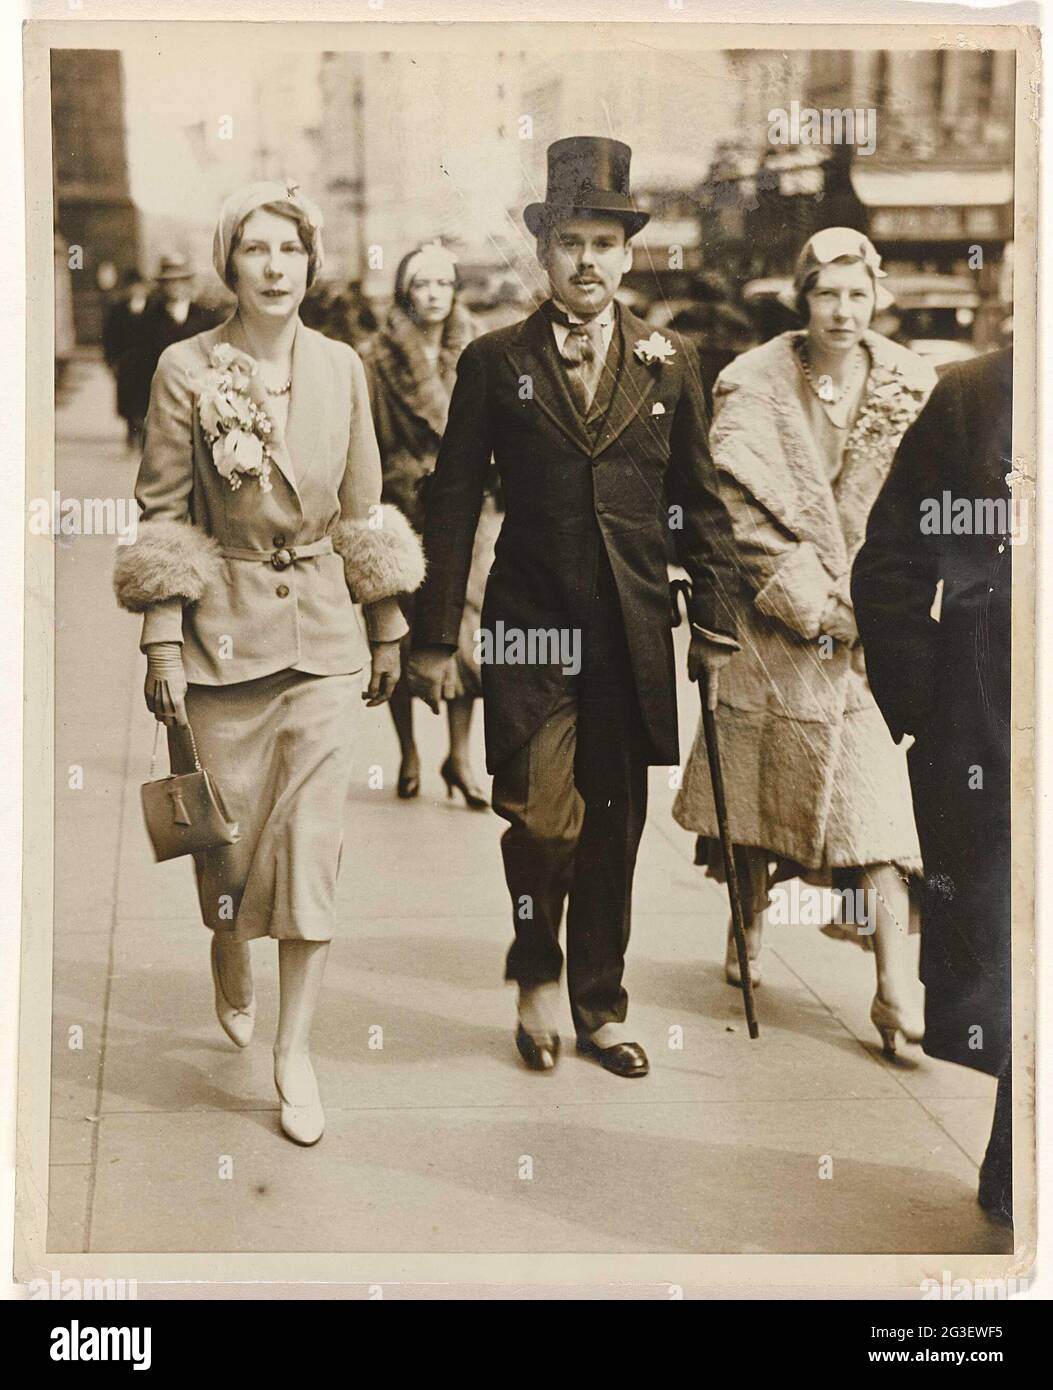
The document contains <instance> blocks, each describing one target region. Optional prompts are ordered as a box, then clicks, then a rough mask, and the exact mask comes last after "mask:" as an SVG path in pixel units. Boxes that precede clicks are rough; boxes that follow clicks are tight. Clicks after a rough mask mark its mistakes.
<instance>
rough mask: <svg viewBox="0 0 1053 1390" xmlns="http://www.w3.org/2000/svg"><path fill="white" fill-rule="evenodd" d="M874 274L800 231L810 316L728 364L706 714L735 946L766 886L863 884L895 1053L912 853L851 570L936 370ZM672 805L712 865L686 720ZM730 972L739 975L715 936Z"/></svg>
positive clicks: (902, 1016) (918, 1018)
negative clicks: (736, 900) (735, 893)
mask: <svg viewBox="0 0 1053 1390" xmlns="http://www.w3.org/2000/svg"><path fill="white" fill-rule="evenodd" d="M883 276H884V272H883V271H882V270H881V260H880V257H879V256H878V254H877V252H876V250H875V249H874V247H873V246H872V245H871V243H870V242H869V241H868V240H867V238H866V237H865V236H863V235H862V234H861V233H860V232H856V231H852V230H850V229H849V228H843V227H832V228H828V229H826V230H825V231H822V232H819V233H817V234H816V235H815V236H814V237H812V238H811V240H810V241H809V242H808V243H807V244H806V245H805V247H804V249H803V250H802V252H801V255H800V257H799V258H798V262H797V268H796V273H795V276H794V284H793V296H794V307H795V308H796V310H797V312H798V314H799V315H800V316H801V318H803V319H804V321H805V325H806V326H805V328H804V330H803V331H801V332H790V333H784V334H782V335H780V336H779V337H777V338H774V339H773V340H772V341H770V342H768V343H764V344H763V345H762V346H760V347H757V348H753V349H752V350H751V351H749V352H746V353H744V354H743V355H742V356H741V357H739V358H737V359H736V360H735V361H734V362H733V363H731V365H730V366H728V367H726V368H725V369H724V371H723V372H722V373H721V375H720V377H719V378H718V380H717V383H716V388H715V391H714V423H713V429H712V434H711V441H710V442H711V447H712V451H713V457H714V460H715V462H716V464H717V468H718V470H719V473H720V480H721V487H722V491H723V492H724V495H725V500H726V503H727V506H728V509H729V512H730V514H731V518H732V525H733V531H734V543H735V547H736V551H737V564H738V569H739V573H740V576H741V593H740V595H739V606H740V608H741V612H742V618H741V622H740V641H741V643H742V652H741V653H740V654H739V655H738V656H736V657H734V658H733V659H732V660H731V661H730V662H729V663H728V665H727V666H726V668H725V669H724V671H723V673H722V676H721V683H720V711H719V715H718V718H719V722H720V729H721V741H722V753H723V759H724V764H725V767H726V776H727V779H728V786H727V800H728V815H729V820H730V828H731V836H732V839H733V841H734V842H735V845H736V859H737V863H738V865H739V874H740V878H741V881H742V888H743V899H744V910H745V913H746V919H747V936H748V939H749V947H750V958H751V960H756V959H757V958H758V956H759V953H760V947H761V939H762V933H763V924H764V916H765V911H766V909H767V908H768V906H769V894H770V892H771V889H772V888H773V887H774V885H775V884H776V883H778V882H779V881H781V880H786V879H791V878H795V877H800V878H803V879H805V880H806V882H809V883H811V884H813V885H815V886H825V887H833V888H835V889H839V890H842V892H843V891H844V890H846V889H855V890H859V889H862V890H863V896H862V897H860V895H859V893H858V892H856V893H854V894H853V895H852V897H851V898H849V897H848V896H847V895H845V896H843V897H842V898H841V899H840V902H841V904H842V905H848V906H850V907H851V906H858V905H859V904H865V908H864V910H863V912H861V913H857V915H856V917H855V921H854V929H855V930H856V931H859V932H860V934H861V937H862V939H863V941H864V943H865V941H866V939H867V938H868V937H869V940H870V942H871V944H872V946H873V950H874V957H875V961H876V966H877V992H876V994H875V997H874V1001H873V1005H872V1008H871V1019H872V1020H873V1022H874V1025H875V1027H876V1028H877V1030H878V1032H879V1033H880V1035H881V1038H882V1042H883V1044H884V1046H885V1050H886V1051H894V1050H895V1047H896V1041H897V1037H898V1036H899V1035H902V1036H904V1037H905V1038H907V1039H908V1040H909V1041H913V1042H916V1041H919V1040H920V1039H921V1037H922V1033H923V1023H922V1009H921V1000H920V988H919V986H918V983H917V980H916V978H915V975H914V972H913V970H912V969H911V967H910V964H909V954H908V951H907V945H908V940H907V936H908V930H909V898H908V889H907V882H908V877H909V876H910V875H917V874H920V872H921V857H920V851H919V847H918V836H917V831H916V829H915V824H914V816H913V811H912V808H911V797H910V785H909V782H908V777H907V765H906V755H905V751H904V750H903V749H900V748H897V747H896V745H895V744H894V743H893V741H892V739H891V737H890V735H889V732H888V729H887V728H886V726H885V722H884V720H883V719H882V717H881V714H880V712H879V710H878V708H877V705H876V704H875V702H874V698H873V696H872V695H871V693H870V688H869V686H868V685H867V679H866V672H865V666H864V663H863V653H862V649H861V647H860V645H859V634H858V632H857V630H856V623H855V617H854V614H853V610H852V600H851V595H850V593H849V579H850V575H851V569H852V561H853V559H854V557H855V554H856V552H857V551H858V549H859V547H860V545H861V544H862V542H863V537H864V534H865V530H866V523H867V517H868V515H869V513H870V508H871V506H872V505H873V503H874V499H875V498H876V497H877V494H878V492H879V491H880V489H881V485H882V483H883V482H884V480H885V477H886V475H887V473H888V470H889V468H890V467H891V464H892V458H893V455H894V454H895V451H896V446H897V445H898V443H899V441H900V439H901V437H902V435H903V433H904V431H905V430H906V429H907V427H908V426H909V425H910V424H911V422H912V421H913V420H914V418H915V416H916V415H917V414H918V412H919V411H920V410H921V407H922V405H923V404H924V402H925V400H926V398H927V396H928V394H929V391H930V390H931V389H932V387H933V385H934V384H935V376H934V374H933V373H932V371H931V369H930V368H929V367H928V366H926V365H925V364H924V363H923V362H922V361H921V360H920V359H919V358H917V357H916V356H914V354H912V353H910V352H908V351H907V350H906V349H905V348H902V347H900V346H898V345H897V344H895V343H893V342H891V341H889V340H888V339H887V338H883V337H881V336H880V335H879V334H876V333H874V332H872V331H871V330H870V329H869V323H870V320H871V317H872V315H873V313H874V311H875V308H882V307H883V306H884V305H885V304H887V303H888V302H889V296H888V293H887V291H885V290H884V288H883V287H882V285H881V283H880V282H881V279H882V278H883ZM674 815H675V817H676V819H677V820H678V822H679V823H680V824H681V825H683V826H684V827H686V828H687V829H689V830H694V831H696V832H697V833H698V834H699V835H700V836H701V837H703V843H701V844H700V846H699V858H700V860H701V862H708V864H709V866H710V872H711V873H714V874H715V875H716V876H719V874H720V870H719V869H718V867H717V865H718V861H719V844H718V842H717V840H716V837H717V835H718V826H717V821H716V813H715V809H714V805H713V797H712V789H711V785H710V780H709V771H708V765H707V761H706V751H705V742H704V738H703V734H702V728H701V725H700V726H699V732H698V736H697V738H696V741H695V746H694V748H693V750H692V753H691V756H690V758H689V759H688V762H687V766H686V768H685V771H684V777H683V783H682V786H681V789H680V791H679V793H678V796H677V799H676V803H675V806H674ZM714 851H716V853H715V852H714ZM784 891H785V890H784ZM788 901H791V902H792V898H790V897H789V895H788ZM799 901H800V899H799ZM803 915H804V914H803V913H802V914H801V916H803ZM860 916H862V917H863V919H864V920H863V921H860V920H859V917H860ZM849 920H852V919H851V918H850V919H849ZM726 972H727V976H728V980H729V983H732V984H740V983H741V981H740V979H739V972H738V964H737V959H736V956H735V951H734V945H733V942H732V940H731V937H730V933H729V942H728V954H727V959H726ZM758 975H759V972H754V974H753V978H754V980H756V979H757V978H758Z"/></svg>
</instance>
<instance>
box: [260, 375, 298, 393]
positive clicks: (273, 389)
mask: <svg viewBox="0 0 1053 1390" xmlns="http://www.w3.org/2000/svg"><path fill="white" fill-rule="evenodd" d="M263 389H264V390H265V391H266V392H267V395H268V396H287V395H288V394H289V392H290V391H291V390H292V377H289V378H288V380H287V381H286V382H285V384H284V386H275V387H271V386H268V385H267V383H266V382H264V383H263Z"/></svg>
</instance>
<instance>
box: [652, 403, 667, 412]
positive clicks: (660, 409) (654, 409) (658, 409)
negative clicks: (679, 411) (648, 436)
mask: <svg viewBox="0 0 1053 1390" xmlns="http://www.w3.org/2000/svg"><path fill="white" fill-rule="evenodd" d="M651 414H652V415H664V414H665V406H664V405H663V404H662V402H661V401H655V403H654V405H653V406H652V407H651Z"/></svg>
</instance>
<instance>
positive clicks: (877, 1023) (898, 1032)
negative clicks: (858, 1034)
mask: <svg viewBox="0 0 1053 1390" xmlns="http://www.w3.org/2000/svg"><path fill="white" fill-rule="evenodd" d="M870 1021H871V1023H872V1024H873V1025H874V1027H875V1028H876V1029H877V1030H878V1033H879V1034H880V1035H881V1050H882V1052H884V1054H885V1056H886V1057H894V1056H895V1055H896V1046H897V1043H898V1042H899V1039H900V1038H901V1037H902V1038H903V1039H904V1040H905V1041H906V1042H909V1043H920V1042H921V1040H922V1039H923V1038H924V1036H925V1020H924V1017H923V1015H922V1012H921V1010H920V1008H915V1009H912V1010H909V1011H908V1010H904V1009H896V1008H893V1006H892V1005H891V1004H886V1003H885V1001H884V999H882V997H881V995H880V994H875V995H874V1002H873V1003H872V1004H871V1006H870Z"/></svg>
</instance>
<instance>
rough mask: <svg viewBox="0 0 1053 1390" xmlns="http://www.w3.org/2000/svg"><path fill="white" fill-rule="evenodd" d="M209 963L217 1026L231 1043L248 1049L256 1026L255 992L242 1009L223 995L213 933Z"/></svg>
mask: <svg viewBox="0 0 1053 1390" xmlns="http://www.w3.org/2000/svg"><path fill="white" fill-rule="evenodd" d="M209 961H210V963H211V965H212V986H213V989H214V991H215V997H216V1017H217V1018H218V1019H219V1026H220V1027H221V1028H222V1029H223V1031H224V1033H226V1035H227V1037H228V1038H229V1039H230V1040H231V1042H232V1043H235V1044H236V1045H237V1046H238V1047H248V1045H249V1043H250V1042H251V1041H252V1031H253V1029H254V1028H255V1026H256V992H255V990H254V991H253V994H252V998H251V999H250V1000H249V1002H248V1003H247V1004H246V1005H245V1006H244V1007H243V1008H240V1007H236V1006H235V1005H234V1004H232V1003H231V1002H230V1000H229V999H228V998H227V996H226V995H225V994H224V993H223V982H222V980H221V979H220V977H219V962H218V961H217V960H216V937H215V934H214V933H213V936H212V945H211V946H210V948H209Z"/></svg>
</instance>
